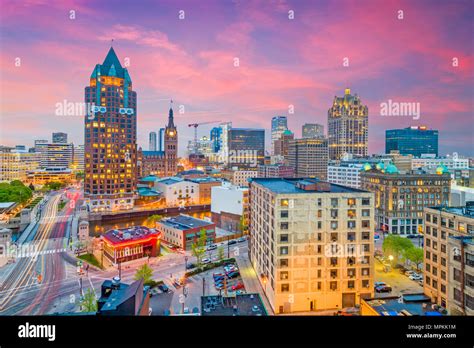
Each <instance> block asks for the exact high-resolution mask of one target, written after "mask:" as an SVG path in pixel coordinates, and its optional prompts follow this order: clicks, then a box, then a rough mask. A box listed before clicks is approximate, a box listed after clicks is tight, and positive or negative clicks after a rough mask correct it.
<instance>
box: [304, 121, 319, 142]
mask: <svg viewBox="0 0 474 348" xmlns="http://www.w3.org/2000/svg"><path fill="white" fill-rule="evenodd" d="M302 138H303V139H314V138H324V126H323V125H321V124H317V123H305V124H304V125H303V127H302Z"/></svg>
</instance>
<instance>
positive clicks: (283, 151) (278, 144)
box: [271, 130, 295, 164]
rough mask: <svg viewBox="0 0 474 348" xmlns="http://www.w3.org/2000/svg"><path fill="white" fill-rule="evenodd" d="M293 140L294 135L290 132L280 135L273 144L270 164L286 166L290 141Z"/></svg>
mask: <svg viewBox="0 0 474 348" xmlns="http://www.w3.org/2000/svg"><path fill="white" fill-rule="evenodd" d="M294 139H295V135H294V134H293V133H292V132H291V131H289V130H286V131H284V132H283V133H281V135H280V138H278V139H277V140H275V141H274V142H273V156H272V157H271V162H272V164H276V163H284V164H288V155H289V149H290V141H291V140H294Z"/></svg>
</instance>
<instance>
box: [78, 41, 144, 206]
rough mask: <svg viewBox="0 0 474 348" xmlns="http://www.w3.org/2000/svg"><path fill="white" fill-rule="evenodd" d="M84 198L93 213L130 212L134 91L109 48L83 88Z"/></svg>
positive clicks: (134, 179)
mask: <svg viewBox="0 0 474 348" xmlns="http://www.w3.org/2000/svg"><path fill="white" fill-rule="evenodd" d="M85 102H86V103H90V104H92V105H93V107H92V113H91V114H90V115H87V116H86V117H85V118H84V126H85V132H84V133H85V134H84V136H85V140H84V149H85V161H84V162H85V163H84V165H85V177H84V198H85V201H86V203H87V204H88V206H89V208H90V209H91V210H92V211H102V210H119V209H132V208H133V204H134V200H135V196H136V189H137V172H138V170H137V113H136V111H137V93H136V92H135V91H134V90H133V89H132V80H131V78H130V75H129V74H128V71H127V69H126V68H123V67H122V65H121V64H120V61H119V59H118V57H117V55H116V54H115V51H114V49H113V48H112V47H111V48H110V50H109V52H108V54H107V56H106V58H105V60H104V62H103V63H102V64H97V65H96V66H95V68H94V71H93V72H92V75H91V77H90V84H89V86H87V87H86V88H85Z"/></svg>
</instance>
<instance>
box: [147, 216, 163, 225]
mask: <svg viewBox="0 0 474 348" xmlns="http://www.w3.org/2000/svg"><path fill="white" fill-rule="evenodd" d="M161 219H163V215H159V214H154V215H151V216H149V217H148V218H147V219H146V221H147V223H149V224H152V225H155V224H156V222H157V221H160V220H161Z"/></svg>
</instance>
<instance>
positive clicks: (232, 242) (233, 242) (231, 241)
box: [227, 239, 237, 245]
mask: <svg viewBox="0 0 474 348" xmlns="http://www.w3.org/2000/svg"><path fill="white" fill-rule="evenodd" d="M227 244H228V245H232V244H237V241H236V240H235V239H232V240H229V242H227Z"/></svg>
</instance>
